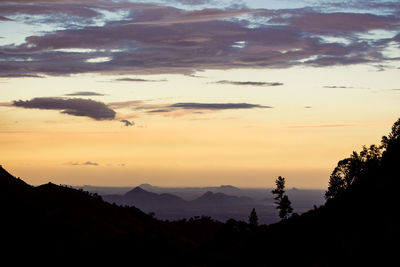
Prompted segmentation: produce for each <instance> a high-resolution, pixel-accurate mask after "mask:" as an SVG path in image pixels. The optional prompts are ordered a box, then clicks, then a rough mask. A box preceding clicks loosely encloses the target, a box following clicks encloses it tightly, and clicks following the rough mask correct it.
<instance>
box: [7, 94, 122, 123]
mask: <svg viewBox="0 0 400 267" xmlns="http://www.w3.org/2000/svg"><path fill="white" fill-rule="evenodd" d="M13 106H15V107H22V108H36V109H50V110H61V113H65V114H69V115H73V116H85V117H89V118H92V119H95V120H112V119H114V118H115V111H114V110H112V109H110V108H109V107H107V106H106V105H105V104H104V103H102V102H97V101H94V100H91V99H82V98H57V97H38V98H33V99H32V100H27V101H23V100H18V101H14V102H13Z"/></svg>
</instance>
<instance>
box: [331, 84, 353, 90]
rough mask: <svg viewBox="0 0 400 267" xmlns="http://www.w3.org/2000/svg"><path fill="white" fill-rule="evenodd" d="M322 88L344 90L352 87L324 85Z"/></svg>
mask: <svg viewBox="0 0 400 267" xmlns="http://www.w3.org/2000/svg"><path fill="white" fill-rule="evenodd" d="M324 88H331V89H335V88H338V89H346V88H353V87H349V86H342V85H326V86H324Z"/></svg>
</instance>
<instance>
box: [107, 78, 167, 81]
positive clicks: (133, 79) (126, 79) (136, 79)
mask: <svg viewBox="0 0 400 267" xmlns="http://www.w3.org/2000/svg"><path fill="white" fill-rule="evenodd" d="M114 81H116V82H165V81H166V80H165V79H163V80H147V79H139V78H119V79H115V80H114Z"/></svg>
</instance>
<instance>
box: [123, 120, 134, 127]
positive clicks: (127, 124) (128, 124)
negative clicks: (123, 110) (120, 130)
mask: <svg viewBox="0 0 400 267" xmlns="http://www.w3.org/2000/svg"><path fill="white" fill-rule="evenodd" d="M120 122H122V123H124V126H126V127H128V126H134V125H135V123H134V122H133V121H128V120H120Z"/></svg>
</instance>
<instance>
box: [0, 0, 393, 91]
mask: <svg viewBox="0 0 400 267" xmlns="http://www.w3.org/2000/svg"><path fill="white" fill-rule="evenodd" d="M182 1H183V0H182ZM188 1H189V2H193V1H194V2H193V3H202V2H203V1H201V0H199V1H197V0H188ZM188 1H184V2H185V3H188ZM60 2H62V3H57V4H54V3H49V2H47V3H39V1H38V2H35V4H29V5H28V4H0V5H1V8H0V15H1V16H2V17H6V18H7V17H9V16H10V15H11V16H12V15H15V14H25V15H35V16H36V15H44V16H45V17H47V19H51V20H52V21H53V22H54V21H57V22H62V20H63V19H65V16H67V17H69V16H71V17H73V18H74V19H76V20H79V23H80V27H76V26H73V25H72V26H70V27H68V26H66V28H65V29H62V30H58V31H53V32H46V33H43V34H41V35H32V36H29V37H27V38H26V40H25V43H23V44H21V45H8V46H0V55H1V57H2V61H0V77H15V76H16V75H21V77H23V76H26V77H30V76H33V75H38V76H40V75H70V74H79V73H105V74H107V73H113V74H114V73H122V72H123V73H126V74H129V73H132V74H155V73H180V74H191V73H193V72H195V71H200V70H204V69H229V68H268V67H270V68H287V67H291V66H295V65H300V64H302V65H311V66H317V67H319V66H333V65H350V64H360V63H381V62H384V61H386V60H391V59H390V58H386V57H385V56H384V54H383V53H382V51H383V50H384V48H385V47H386V46H388V45H389V43H390V42H392V41H397V42H399V37H398V36H396V37H394V38H387V39H385V38H380V39H379V38H376V39H374V40H371V39H370V40H365V39H363V37H361V36H360V33H366V32H368V31H370V30H378V29H379V30H398V25H399V23H400V19H399V16H400V12H398V11H394V12H392V13H391V14H388V15H378V14H367V13H357V12H354V13H351V12H347V13H344V12H334V13H327V12H325V13H323V12H320V11H318V10H317V9H312V8H304V9H286V10H266V9H256V10H254V9H244V8H239V9H234V8H231V9H201V10H195V11H186V10H181V9H177V8H173V7H168V6H157V5H155V4H135V3H131V2H104V1H89V2H79V1H76V2H68V3H67V2H63V1H60ZM359 5H361V4H359ZM382 5H383V4H382ZM102 10H103V11H104V10H108V11H109V10H111V11H112V12H118V11H124V12H125V13H126V16H125V17H124V18H123V19H118V18H116V19H115V20H114V21H108V22H105V24H104V25H101V26H97V25H96V24H93V19H94V18H96V19H97V18H102V17H104V15H103V14H102V13H101V11H102ZM395 10H398V9H395ZM55 14H62V16H61V15H60V16H58V15H55ZM332 36H333V37H339V38H343V39H346V40H347V43H340V42H327V41H326V38H325V37H332ZM324 38H325V39H324ZM238 44H240V45H238ZM79 49H86V50H87V51H86V52H79V51H78V52H77V50H79ZM96 59H103V60H98V61H97V60H96ZM104 59H106V60H104ZM121 79H124V78H121ZM143 80H144V79H143ZM120 81H123V80H120ZM124 81H129V80H128V79H126V78H125V80H124ZM131 81H139V80H138V79H133V80H131ZM248 85H250V84H248Z"/></svg>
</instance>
